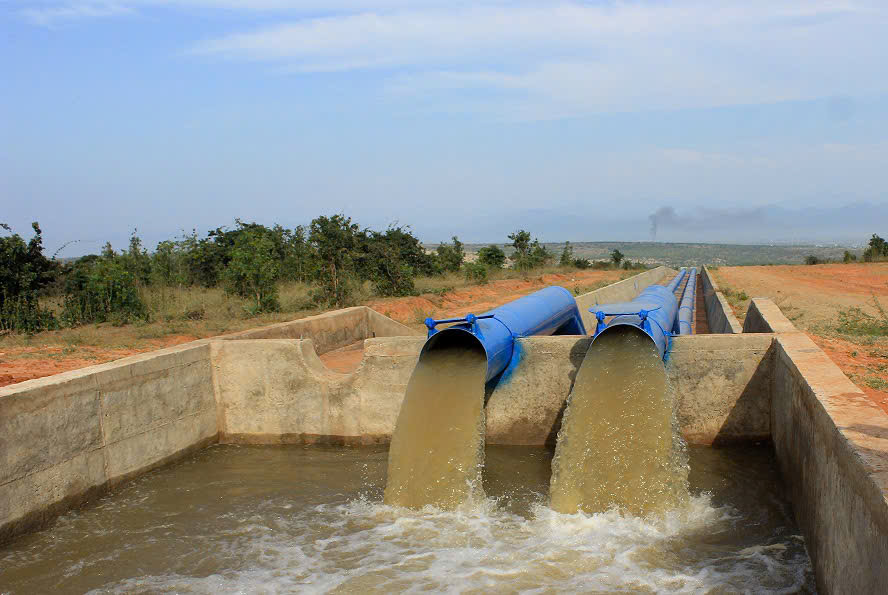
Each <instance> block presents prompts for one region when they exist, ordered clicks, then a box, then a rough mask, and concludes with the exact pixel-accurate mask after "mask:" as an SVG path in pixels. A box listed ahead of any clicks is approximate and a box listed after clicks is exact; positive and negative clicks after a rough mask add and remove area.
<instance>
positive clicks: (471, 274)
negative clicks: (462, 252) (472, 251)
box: [463, 262, 487, 284]
mask: <svg viewBox="0 0 888 595" xmlns="http://www.w3.org/2000/svg"><path fill="white" fill-rule="evenodd" d="M463 268H464V269H465V273H466V281H469V282H471V283H481V284H484V283H487V267H486V266H484V265H483V264H480V263H477V262H467V263H466V264H465V265H464V266H463Z"/></svg>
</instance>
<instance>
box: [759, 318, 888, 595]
mask: <svg viewBox="0 0 888 595" xmlns="http://www.w3.org/2000/svg"><path fill="white" fill-rule="evenodd" d="M772 393H773V399H772V405H771V436H772V440H773V442H774V448H775V451H776V453H777V460H778V462H779V464H780V469H781V471H782V473H783V477H784V479H785V480H786V482H787V484H788V486H789V489H790V491H791V498H792V505H793V511H794V512H795V516H796V520H797V521H798V523H799V526H800V527H801V529H802V531H803V533H804V535H805V544H806V547H807V549H808V554H809V555H810V556H811V561H812V563H813V565H814V572H815V576H816V578H817V587H818V590H819V591H822V592H824V593H885V592H886V591H888V503H886V495H888V415H886V414H885V413H884V412H883V411H882V410H881V409H880V408H879V407H878V406H876V405H875V404H873V403H872V402H871V401H870V400H869V399H867V398H866V396H865V395H864V394H863V393H862V392H861V391H860V389H858V388H857V387H856V386H854V384H853V383H852V382H851V381H850V380H848V378H847V377H846V376H845V375H844V374H842V372H841V370H839V368H838V367H837V366H836V365H835V364H834V363H833V362H832V360H830V359H829V357H828V356H827V355H826V354H825V353H823V351H821V350H820V349H819V348H818V347H817V346H816V345H815V344H814V342H813V341H811V339H809V338H808V337H807V336H806V335H805V334H803V333H785V334H779V335H777V340H776V343H775V355H774V371H773V386H772Z"/></svg>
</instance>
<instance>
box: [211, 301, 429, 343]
mask: <svg viewBox="0 0 888 595" xmlns="http://www.w3.org/2000/svg"><path fill="white" fill-rule="evenodd" d="M419 334H421V333H420V332H419V331H416V330H413V329H411V328H410V327H408V326H405V325H403V324H401V323H400V322H396V321H394V320H392V319H391V318H388V317H386V316H383V315H382V314H380V313H378V312H376V311H375V310H373V309H372V308H368V307H367V306H355V307H353V308H343V309H342V310H334V311H333V312H325V313H324V314H318V315H316V316H309V317H307V318H300V319H299V320H291V321H289V322H281V323H278V324H272V325H269V326H263V327H259V328H254V329H250V330H246V331H241V332H239V333H231V334H229V335H222V336H221V337H216V338H217V339H221V340H225V341H240V340H251V339H304V338H305V339H311V340H312V341H313V343H314V347H315V349H316V350H317V353H318V355H323V354H324V353H327V352H328V351H332V350H334V349H339V348H340V347H345V346H347V345H351V344H353V343H356V342H358V341H361V340H363V339H370V338H373V337H403V336H410V335H419Z"/></svg>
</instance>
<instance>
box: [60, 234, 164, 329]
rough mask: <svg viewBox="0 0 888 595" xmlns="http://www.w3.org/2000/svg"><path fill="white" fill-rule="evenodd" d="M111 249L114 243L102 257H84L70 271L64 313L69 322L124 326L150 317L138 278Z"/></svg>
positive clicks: (66, 322)
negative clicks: (106, 323) (140, 293)
mask: <svg viewBox="0 0 888 595" xmlns="http://www.w3.org/2000/svg"><path fill="white" fill-rule="evenodd" d="M109 248H110V244H109V245H106V246H105V249H104V250H103V251H102V256H95V255H92V256H85V257H83V258H80V259H79V260H78V261H77V262H76V263H75V264H74V266H73V267H72V269H71V271H70V272H69V274H68V277H67V279H66V280H65V302H64V311H63V313H62V319H63V321H64V322H65V324H67V325H70V326H75V325H78V324H84V323H88V322H109V321H110V322H111V323H113V324H115V325H121V324H125V323H127V322H132V321H133V320H148V319H149V317H150V316H149V313H148V308H146V307H145V303H144V302H143V301H142V297H141V295H139V289H138V283H137V281H136V278H135V277H134V276H133V274H132V273H131V272H129V271H128V270H126V268H124V266H123V262H122V260H121V258H120V257H119V256H118V255H116V254H114V251H113V250H109Z"/></svg>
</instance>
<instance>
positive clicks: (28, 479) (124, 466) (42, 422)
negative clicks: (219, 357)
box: [0, 342, 217, 541]
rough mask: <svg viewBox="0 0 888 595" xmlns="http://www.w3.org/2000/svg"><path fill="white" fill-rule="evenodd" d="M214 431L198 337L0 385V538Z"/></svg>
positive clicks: (206, 363)
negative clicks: (66, 370) (32, 378)
mask: <svg viewBox="0 0 888 595" xmlns="http://www.w3.org/2000/svg"><path fill="white" fill-rule="evenodd" d="M216 436H217V421H216V402H215V397H214V394H213V384H212V380H211V366H210V347H209V345H208V344H207V342H202V343H196V344H195V343H192V344H189V345H187V346H182V347H176V348H171V349H164V350H161V351H157V352H154V353H150V354H144V355H138V356H134V357H129V358H125V359H122V360H118V361H116V362H113V363H109V364H103V365H101V366H92V367H91V368H85V369H82V370H76V371H72V372H66V373H64V374H58V375H56V376H50V377H48V378H41V379H37V380H30V381H28V382H23V383H20V384H16V385H13V386H9V387H4V388H0V453H2V454H0V463H2V466H0V541H4V540H6V539H9V538H10V537H11V536H13V535H15V534H18V533H21V532H23V531H26V530H28V529H30V528H33V527H37V526H40V525H42V524H44V523H45V522H46V521H48V520H49V519H51V518H52V517H53V516H54V515H56V514H57V513H59V512H61V511H63V510H65V509H67V508H69V507H70V506H73V505H77V504H79V503H80V502H82V501H83V500H84V499H87V498H89V497H92V496H95V495H96V494H99V493H101V492H102V491H104V490H106V489H107V488H108V487H110V486H113V485H115V484H116V483H119V482H121V481H124V480H126V479H128V478H131V477H134V476H136V475H139V474H141V473H144V472H145V471H147V470H149V469H152V468H153V467H156V466H158V465H161V464H163V463H165V462H167V461H169V460H171V459H172V458H175V457H177V456H182V455H183V454H184V453H186V452H190V451H191V450H192V449H195V448H200V447H202V446H204V445H206V444H208V443H210V442H213V441H214V440H215V439H216Z"/></svg>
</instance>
